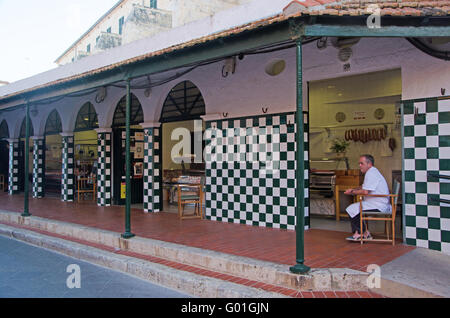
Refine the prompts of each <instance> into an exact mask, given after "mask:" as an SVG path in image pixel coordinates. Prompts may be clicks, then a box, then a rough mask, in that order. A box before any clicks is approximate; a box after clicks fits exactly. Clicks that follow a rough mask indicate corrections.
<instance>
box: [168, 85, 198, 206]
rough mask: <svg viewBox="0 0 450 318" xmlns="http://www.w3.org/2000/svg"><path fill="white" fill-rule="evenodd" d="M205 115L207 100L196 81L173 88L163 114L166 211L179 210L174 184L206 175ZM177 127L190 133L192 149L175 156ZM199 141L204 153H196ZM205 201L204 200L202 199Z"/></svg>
mask: <svg viewBox="0 0 450 318" xmlns="http://www.w3.org/2000/svg"><path fill="white" fill-rule="evenodd" d="M202 115H205V101H204V99H203V96H202V93H201V92H200V90H199V89H198V87H197V86H195V84H193V83H192V82H190V81H184V82H180V83H178V84H177V85H175V86H174V87H173V88H172V89H171V90H170V92H169V94H168V95H167V97H166V99H165V101H164V105H163V108H162V111H161V117H160V122H161V124H162V125H161V132H162V133H161V158H162V159H161V160H162V176H163V189H164V190H163V198H161V199H160V200H161V202H163V209H164V211H168V212H178V210H177V208H176V206H175V204H176V201H177V193H176V191H177V187H174V186H171V185H172V184H173V183H177V182H178V183H180V182H181V183H183V182H185V181H187V182H191V181H192V182H196V181H195V180H197V179H199V178H201V177H202V176H204V175H205V164H204V162H203V156H202V152H203V149H204V142H203V138H202V137H203V131H204V129H205V125H204V123H203V121H202V119H201V117H200V116H202ZM196 121H197V122H196ZM199 121H201V122H199ZM175 129H178V130H177V131H178V132H184V133H183V136H189V137H188V138H189V143H190V147H188V148H190V149H189V150H187V151H186V149H181V150H180V151H179V152H178V153H177V154H176V155H174V158H172V149H174V146H176V145H177V144H179V143H180V141H181V140H172V134H173V133H174V131H175ZM176 135H178V134H176ZM181 138H183V137H181ZM196 143H198V144H199V145H201V152H199V153H196V149H197V152H198V149H199V147H198V146H197V147H195V144H196ZM185 152H186V153H185ZM197 181H198V180H197ZM203 202H205V201H204V200H203Z"/></svg>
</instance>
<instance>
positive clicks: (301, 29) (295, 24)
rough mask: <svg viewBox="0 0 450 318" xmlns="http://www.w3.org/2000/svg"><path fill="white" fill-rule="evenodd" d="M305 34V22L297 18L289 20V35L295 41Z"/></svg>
mask: <svg viewBox="0 0 450 318" xmlns="http://www.w3.org/2000/svg"><path fill="white" fill-rule="evenodd" d="M304 36H305V23H304V22H302V21H299V20H295V19H292V20H289V37H290V38H291V39H292V40H293V41H297V40H299V39H300V38H302V37H304Z"/></svg>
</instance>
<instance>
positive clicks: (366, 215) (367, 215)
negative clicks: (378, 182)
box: [358, 180, 400, 245]
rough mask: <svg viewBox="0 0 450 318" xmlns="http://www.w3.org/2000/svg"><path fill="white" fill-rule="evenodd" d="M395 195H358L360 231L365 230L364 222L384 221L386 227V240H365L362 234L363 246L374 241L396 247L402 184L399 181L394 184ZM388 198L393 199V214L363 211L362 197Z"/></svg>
mask: <svg viewBox="0 0 450 318" xmlns="http://www.w3.org/2000/svg"><path fill="white" fill-rule="evenodd" d="M392 190H393V191H392V192H393V194H385V195H383V194H367V195H358V201H359V212H360V216H361V217H360V229H361V230H362V228H363V222H364V221H384V222H385V226H386V239H364V235H362V234H361V238H360V241H361V244H363V242H364V241H368V242H370V241H373V242H392V245H395V216H396V212H397V201H398V194H399V192H400V182H398V181H397V180H396V181H395V183H394V188H393V189H392ZM364 196H366V197H388V198H390V199H391V205H392V213H389V212H381V211H379V210H367V211H364V210H363V209H362V197H364ZM388 221H391V222H392V239H389V229H388Z"/></svg>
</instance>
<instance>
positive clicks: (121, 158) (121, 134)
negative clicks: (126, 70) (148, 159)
mask: <svg viewBox="0 0 450 318" xmlns="http://www.w3.org/2000/svg"><path fill="white" fill-rule="evenodd" d="M126 101H127V100H126V96H124V97H122V99H121V100H120V101H119V102H118V103H117V106H116V110H115V112H114V118H113V124H112V129H113V155H112V156H113V202H114V204H118V205H124V204H125V195H124V192H123V191H121V189H123V185H124V184H125V177H126V174H125V165H126V161H125V152H126V127H125V125H126ZM142 122H144V112H143V111H142V106H141V103H140V102H139V100H138V99H137V97H136V96H135V95H134V94H131V107H130V142H131V147H130V152H131V157H130V160H131V204H140V205H142V203H143V175H142V169H135V167H141V166H142V165H143V162H144V131H143V129H142V127H141V126H140V125H139V124H141V123H142Z"/></svg>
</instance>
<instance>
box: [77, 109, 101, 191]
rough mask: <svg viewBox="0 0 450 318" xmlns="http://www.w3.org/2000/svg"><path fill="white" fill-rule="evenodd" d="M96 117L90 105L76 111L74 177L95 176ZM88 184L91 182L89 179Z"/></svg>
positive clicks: (96, 157) (96, 154)
mask: <svg viewBox="0 0 450 318" xmlns="http://www.w3.org/2000/svg"><path fill="white" fill-rule="evenodd" d="M96 128H98V117H97V112H96V111H95V108H94V105H92V103H90V102H87V103H85V104H84V105H83V106H82V107H81V108H80V110H79V111H78V115H77V119H76V122H75V129H74V141H75V144H74V146H75V154H74V155H75V176H76V177H77V178H78V177H90V176H94V177H95V174H96V171H97V170H96V168H97V159H98V151H97V150H98V143H97V132H96V131H95V129H96ZM89 182H92V180H91V179H90V180H89Z"/></svg>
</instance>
